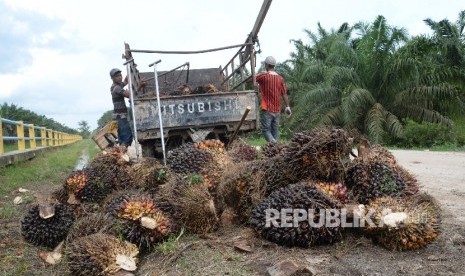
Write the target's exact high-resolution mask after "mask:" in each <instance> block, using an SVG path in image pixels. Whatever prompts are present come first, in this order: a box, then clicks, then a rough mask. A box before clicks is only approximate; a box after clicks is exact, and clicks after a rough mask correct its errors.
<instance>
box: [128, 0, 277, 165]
mask: <svg viewBox="0 0 465 276" xmlns="http://www.w3.org/2000/svg"><path fill="white" fill-rule="evenodd" d="M271 2H272V0H263V4H262V6H261V9H260V11H259V13H258V16H257V18H256V20H255V24H254V26H253V28H252V31H251V32H250V33H249V35H248V36H247V39H246V40H245V42H244V43H243V44H238V45H231V46H226V47H221V48H215V49H209V50H202V51H155V50H134V49H131V48H130V47H129V45H128V44H127V43H125V51H124V54H123V58H124V59H125V60H126V63H125V64H126V66H127V70H128V76H130V79H129V83H130V84H131V85H130V89H131V91H132V95H133V96H132V98H133V99H132V103H131V105H132V106H133V107H134V109H133V111H134V120H135V121H133V123H134V125H135V128H136V137H137V139H138V142H139V143H140V144H141V146H142V156H155V157H159V156H160V153H161V152H162V151H161V148H162V147H161V146H162V143H161V142H162V140H161V139H162V137H163V138H164V139H163V141H164V144H165V149H168V150H169V149H172V148H175V147H177V146H180V145H182V144H184V143H186V142H189V141H194V142H195V141H199V140H203V139H206V138H207V139H208V138H214V139H220V140H223V141H225V142H226V141H227V140H228V139H229V138H231V134H232V133H234V134H236V133H237V132H238V131H253V130H256V129H258V127H259V110H258V107H259V105H258V93H257V92H256V90H257V89H256V87H257V86H256V80H255V67H256V63H255V58H256V52H260V49H258V51H256V49H255V47H256V46H258V47H260V43H259V41H258V32H259V30H260V28H261V25H262V23H263V21H264V19H265V16H266V14H267V12H268V9H269V7H270V5H271ZM232 48H238V51H237V52H236V54H235V55H234V56H233V57H232V58H231V59H230V60H229V62H227V63H226V65H224V66H223V67H221V66H220V67H218V68H205V69H192V70H191V69H190V65H189V63H185V64H183V65H181V66H178V67H176V68H174V69H172V70H169V71H164V72H163V71H162V72H157V76H155V72H147V73H141V72H139V70H138V69H137V65H136V63H135V62H134V58H133V54H134V53H152V54H153V53H155V54H201V53H202V54H203V53H207V52H212V51H220V50H225V49H232ZM155 66H156V65H155ZM155 78H156V79H157V81H158V88H159V89H158V95H159V97H157V93H156V92H157V91H156V87H155ZM141 79H144V80H146V81H147V80H148V84H146V87H145V88H144V89H138V88H139V84H140V81H141ZM247 86H249V89H247ZM158 98H159V99H160V109H159V108H158ZM159 110H160V112H159ZM246 110H248V111H246ZM247 112H248V113H247ZM159 113H160V114H159ZM245 115H246V117H244V116H245ZM160 116H161V122H162V123H161V127H160V123H159V121H160ZM161 129H162V130H163V133H162V132H161ZM162 134H163V136H162ZM232 136H233V137H232V138H234V135H232Z"/></svg>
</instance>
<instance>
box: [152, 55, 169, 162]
mask: <svg viewBox="0 0 465 276" xmlns="http://www.w3.org/2000/svg"><path fill="white" fill-rule="evenodd" d="M160 62H161V59H159V60H157V61H155V62H153V63H151V64H149V67H152V66H153V78H154V80H155V91H156V92H157V106H158V119H159V122H160V138H161V148H162V150H163V164H164V165H165V166H166V152H165V137H164V136H163V123H162V119H161V106H160V91H159V88H158V76H157V64H158V63H160Z"/></svg>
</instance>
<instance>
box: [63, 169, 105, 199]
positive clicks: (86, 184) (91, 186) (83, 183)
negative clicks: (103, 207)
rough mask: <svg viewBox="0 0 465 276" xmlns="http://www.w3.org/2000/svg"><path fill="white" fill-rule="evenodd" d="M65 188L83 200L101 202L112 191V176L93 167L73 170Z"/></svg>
mask: <svg viewBox="0 0 465 276" xmlns="http://www.w3.org/2000/svg"><path fill="white" fill-rule="evenodd" d="M64 188H65V189H67V191H68V193H69V194H73V195H74V196H75V197H76V198H77V199H78V200H80V201H82V202H100V201H102V200H103V199H104V198H105V197H106V196H107V195H108V194H110V193H111V191H112V184H111V176H110V175H109V174H105V173H101V172H98V171H96V170H95V169H92V168H84V169H82V170H77V171H74V172H72V173H71V174H70V175H69V176H68V178H66V180H65V184H64Z"/></svg>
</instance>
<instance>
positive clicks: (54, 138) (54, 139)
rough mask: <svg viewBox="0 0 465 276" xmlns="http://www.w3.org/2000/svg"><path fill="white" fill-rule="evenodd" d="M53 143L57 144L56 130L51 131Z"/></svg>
mask: <svg viewBox="0 0 465 276" xmlns="http://www.w3.org/2000/svg"><path fill="white" fill-rule="evenodd" d="M53 145H54V146H58V131H56V130H54V131H53Z"/></svg>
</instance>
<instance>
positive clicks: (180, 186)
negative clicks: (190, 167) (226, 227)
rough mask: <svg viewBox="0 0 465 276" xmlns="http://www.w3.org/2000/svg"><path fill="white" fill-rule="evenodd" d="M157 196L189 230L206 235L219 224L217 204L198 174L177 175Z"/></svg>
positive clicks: (168, 210) (158, 200) (162, 206)
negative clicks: (180, 176) (178, 176)
mask: <svg viewBox="0 0 465 276" xmlns="http://www.w3.org/2000/svg"><path fill="white" fill-rule="evenodd" d="M155 199H156V202H157V203H158V204H159V206H160V208H161V209H162V210H164V211H165V212H169V213H171V214H173V216H174V217H175V219H176V221H178V223H179V224H180V226H183V227H184V228H185V229H186V231H187V232H188V233H195V234H204V233H208V232H212V231H214V230H216V229H217V228H218V226H219V225H218V224H219V219H218V216H217V212H216V208H215V203H214V201H213V198H212V197H211V195H210V193H209V192H208V187H207V185H205V183H204V180H203V178H202V177H201V176H199V175H190V176H187V177H185V178H184V179H181V178H178V179H176V180H174V181H170V182H168V183H166V184H164V185H162V186H161V188H160V190H159V191H158V192H157V193H156V195H155Z"/></svg>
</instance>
